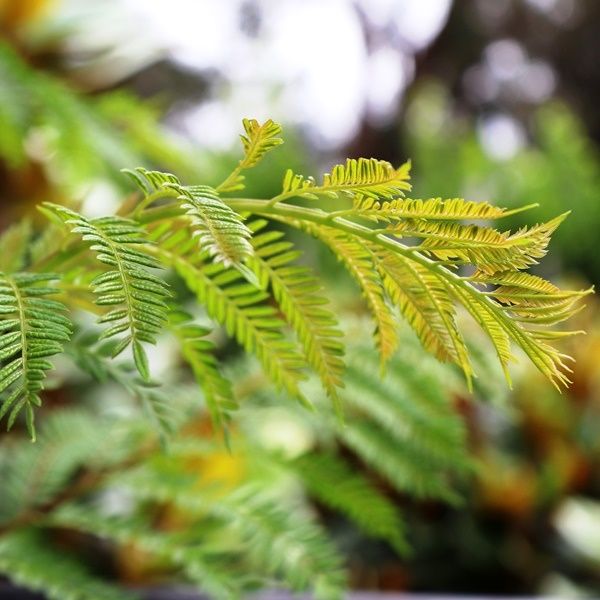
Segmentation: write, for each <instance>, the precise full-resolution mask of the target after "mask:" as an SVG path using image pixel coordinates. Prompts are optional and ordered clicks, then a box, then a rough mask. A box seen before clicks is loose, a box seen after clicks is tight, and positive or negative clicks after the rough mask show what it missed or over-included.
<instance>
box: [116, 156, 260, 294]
mask: <svg viewBox="0 0 600 600" xmlns="http://www.w3.org/2000/svg"><path fill="white" fill-rule="evenodd" d="M124 172H125V173H126V174H127V175H129V176H130V177H131V178H132V179H133V180H134V181H135V182H136V183H137V185H138V186H139V187H140V188H141V189H142V191H143V192H144V193H145V194H146V199H147V200H150V201H152V199H153V198H154V197H155V196H157V197H160V194H161V192H164V194H165V195H167V196H169V195H170V196H174V197H175V199H176V201H177V202H178V204H179V206H180V208H181V209H182V210H183V211H184V212H185V214H186V216H187V218H188V219H189V222H190V224H191V233H192V235H194V236H195V237H196V238H197V239H198V242H199V246H200V249H201V250H206V251H208V253H209V254H210V255H211V256H212V257H214V259H215V261H217V262H221V263H223V264H224V265H225V266H226V267H230V266H233V267H235V268H236V269H238V270H239V271H240V272H241V273H242V274H243V275H244V277H246V279H248V280H249V281H250V282H251V283H256V278H255V277H254V274H253V273H252V271H251V270H250V269H248V267H247V266H246V265H245V264H244V261H245V260H246V259H247V258H248V257H249V256H251V255H252V245H251V244H250V241H249V240H250V238H251V237H252V232H251V231H250V230H249V229H248V227H246V225H245V224H244V223H243V221H242V219H241V217H240V215H238V214H237V213H236V212H235V211H234V210H232V209H231V208H230V207H229V206H228V205H227V204H226V203H225V202H223V200H222V199H221V198H220V197H219V194H218V192H217V191H216V190H215V189H214V188H211V187H209V186H206V185H195V186H184V185H181V183H180V182H179V180H178V179H177V178H176V177H175V176H174V175H171V174H170V173H161V172H160V171H147V170H146V169H143V168H141V167H140V168H138V169H136V170H135V171H130V170H124Z"/></svg>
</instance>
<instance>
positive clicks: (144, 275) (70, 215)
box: [43, 202, 170, 380]
mask: <svg viewBox="0 0 600 600" xmlns="http://www.w3.org/2000/svg"><path fill="white" fill-rule="evenodd" d="M43 208H44V209H45V210H46V211H48V212H49V213H51V214H55V215H57V216H58V217H59V218H61V219H62V220H63V221H64V222H65V223H66V225H67V226H69V227H70V229H71V231H72V232H73V233H76V234H78V235H80V236H81V238H82V240H84V241H85V242H88V243H90V249H91V250H93V251H94V252H95V253H96V257H97V259H98V260H99V261H100V262H101V263H103V264H104V265H107V266H108V267H109V270H107V271H104V272H103V273H102V274H100V275H98V276H97V277H95V278H94V280H93V281H92V282H91V288H92V290H93V292H94V294H96V296H97V298H96V304H97V305H98V306H101V307H103V308H105V309H106V312H105V313H104V314H103V315H102V316H101V317H100V318H99V320H98V322H99V323H101V324H104V325H106V326H107V327H106V328H105V329H104V331H103V333H102V335H101V339H108V338H112V337H118V339H119V343H118V344H117V345H116V346H115V348H114V350H113V356H118V355H119V354H121V353H122V352H123V351H124V350H125V349H126V348H128V347H129V346H131V347H132V350H133V358H134V361H135V365H136V367H137V369H138V371H139V373H140V375H141V376H142V377H143V378H144V379H146V380H149V379H150V371H149V368H148V359H147V357H146V351H145V350H144V346H143V344H146V343H147V344H155V343H156V336H157V335H158V334H159V333H160V332H161V330H162V329H163V327H164V325H165V323H166V321H167V304H166V301H167V299H168V298H169V296H170V292H169V286H168V284H167V283H166V282H165V281H164V280H163V279H160V278H159V277H158V276H156V275H155V274H154V273H153V272H152V271H151V270H150V269H158V268H160V264H159V263H158V262H157V261H156V259H155V258H154V257H153V256H152V255H149V254H148V253H147V252H145V251H144V250H143V245H144V244H147V243H148V242H147V240H146V239H145V237H144V232H143V230H142V229H141V228H140V227H139V226H138V225H137V224H136V223H135V222H133V221H130V220H128V219H123V218H120V217H105V218H102V219H92V220H88V219H86V218H84V217H82V216H81V215H78V214H77V213H75V212H73V211H71V210H69V209H67V208H64V207H62V206H57V205H55V204H50V203H48V202H46V203H44V205H43Z"/></svg>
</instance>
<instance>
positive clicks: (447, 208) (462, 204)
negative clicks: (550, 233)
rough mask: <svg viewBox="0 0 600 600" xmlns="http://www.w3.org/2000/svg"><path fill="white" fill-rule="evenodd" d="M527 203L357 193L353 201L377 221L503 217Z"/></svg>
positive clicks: (357, 208)
mask: <svg viewBox="0 0 600 600" xmlns="http://www.w3.org/2000/svg"><path fill="white" fill-rule="evenodd" d="M533 206H535V205H530V206H526V207H523V208H520V209H516V210H506V209H505V208H501V207H498V206H494V205H493V204H489V203H488V202H473V201H471V200H463V199H462V198H448V199H443V198H429V199H427V200H419V199H413V198H397V199H395V200H379V199H378V198H376V197H372V196H364V197H363V196H358V197H357V198H356V199H355V201H354V208H353V211H352V212H353V214H354V215H356V216H360V217H364V218H367V219H369V220H372V221H374V222H384V223H391V222H396V221H400V220H403V219H424V220H426V221H431V220H440V221H462V220H466V219H477V220H479V219H501V218H503V217H507V216H510V215H513V214H515V212H517V211H518V212H521V211H523V210H527V209H529V208H532V207H533Z"/></svg>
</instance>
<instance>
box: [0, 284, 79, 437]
mask: <svg viewBox="0 0 600 600" xmlns="http://www.w3.org/2000/svg"><path fill="white" fill-rule="evenodd" d="M55 279H57V277H56V276H55V275H44V274H31V273H16V274H14V275H10V276H9V275H6V274H4V273H0V394H1V395H2V396H1V400H2V404H1V406H0V419H1V418H2V417H4V416H5V415H8V421H7V426H8V428H9V429H10V427H11V426H12V425H13V423H14V421H15V419H16V417H17V415H18V414H19V412H20V411H21V410H25V417H26V423H27V429H28V431H29V434H30V436H31V438H32V439H35V427H34V407H38V406H40V405H41V403H42V401H41V398H40V392H41V391H42V389H43V387H44V386H43V382H44V378H45V374H46V371H48V370H50V369H51V368H52V364H51V363H50V362H49V361H48V358H49V357H51V356H54V355H55V354H59V353H61V352H62V350H63V343H64V342H66V341H68V340H69V338H70V335H71V323H70V321H69V319H68V318H67V317H66V316H65V315H64V312H65V310H66V309H65V307H64V306H63V305H62V304H61V303H59V302H56V301H55V300H50V299H49V298H47V296H48V295H51V294H55V293H56V292H57V290H56V288H54V287H50V286H48V285H47V284H48V283H49V282H50V281H53V280H55Z"/></svg>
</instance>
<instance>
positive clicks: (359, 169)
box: [274, 158, 411, 201]
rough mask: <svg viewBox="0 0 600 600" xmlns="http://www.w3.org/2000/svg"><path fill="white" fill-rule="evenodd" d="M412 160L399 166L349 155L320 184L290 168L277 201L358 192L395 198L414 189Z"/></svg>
mask: <svg viewBox="0 0 600 600" xmlns="http://www.w3.org/2000/svg"><path fill="white" fill-rule="evenodd" d="M409 179H410V162H407V163H404V164H403V165H402V166H400V167H399V168H398V169H395V168H394V167H392V165H391V164H390V163H388V162H386V161H384V160H376V159H374V158H371V159H366V158H359V159H358V160H357V159H353V158H349V159H348V160H347V161H346V164H344V165H336V166H335V167H333V169H332V170H331V173H326V174H325V175H324V176H323V182H322V184H321V185H317V184H316V182H315V180H314V179H313V178H311V177H309V178H305V177H303V176H302V175H297V174H295V173H294V172H293V171H292V170H291V169H288V170H287V172H286V174H285V177H284V179H283V190H282V192H281V194H280V195H279V196H276V197H275V198H274V200H278V201H281V200H284V199H286V198H291V197H294V196H298V197H303V198H310V199H317V198H318V197H319V196H327V197H331V198H336V197H338V196H345V197H350V198H353V197H355V196H357V195H360V196H361V197H367V198H396V197H398V196H403V195H404V192H405V191H406V190H410V189H411V185H410V183H408V180H409Z"/></svg>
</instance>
